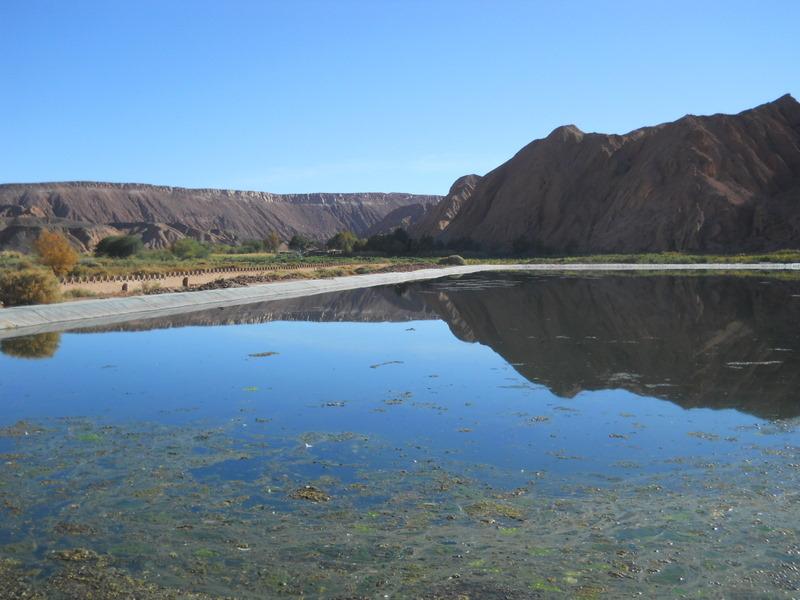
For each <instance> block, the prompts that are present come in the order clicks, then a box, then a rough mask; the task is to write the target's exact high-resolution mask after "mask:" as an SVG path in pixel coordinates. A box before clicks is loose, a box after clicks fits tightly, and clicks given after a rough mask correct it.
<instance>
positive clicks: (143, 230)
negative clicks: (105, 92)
mask: <svg viewBox="0 0 800 600" xmlns="http://www.w3.org/2000/svg"><path fill="white" fill-rule="evenodd" d="M440 199H441V197H440V196H425V195H413V194H386V193H363V194H290V195H279V194H270V193H266V192H246V191H236V190H213V189H186V188H175V187H164V186H152V185H139V184H114V183H92V182H67V183H37V184H6V185H0V229H1V230H3V231H5V230H7V229H8V228H9V227H13V229H12V230H11V231H6V232H5V234H3V233H2V231H0V247H20V248H22V247H24V246H25V245H26V244H27V240H28V239H29V238H31V237H35V235H36V234H37V232H38V231H39V230H40V229H41V228H42V227H54V228H59V229H62V230H64V231H65V233H68V234H70V236H71V237H72V239H73V242H75V243H76V245H78V246H80V247H81V248H82V249H85V248H83V246H84V244H81V243H78V242H79V240H80V239H81V238H85V239H87V240H89V243H92V242H96V240H95V239H94V238H96V237H97V235H99V233H98V232H96V231H95V230H96V229H97V228H98V227H100V228H112V229H113V230H114V231H116V232H133V233H137V234H139V235H142V236H143V238H144V241H145V243H146V244H147V245H148V246H150V247H163V246H166V245H168V244H170V243H172V242H173V241H174V240H175V239H179V238H181V237H183V236H187V235H188V236H192V237H196V238H201V239H209V240H213V241H221V242H229V243H230V242H236V241H241V240H248V239H259V238H263V237H264V236H265V235H266V234H267V233H268V232H270V231H275V232H276V233H277V234H278V235H279V236H281V237H282V238H283V239H289V238H290V237H291V236H292V235H293V234H295V233H300V234H302V235H305V236H307V237H311V238H315V239H327V238H328V237H330V236H332V235H333V234H335V233H336V232H338V231H341V230H345V229H349V230H351V231H353V232H354V233H356V234H358V235H365V234H366V233H367V231H368V230H369V229H370V227H372V226H373V225H375V224H376V223H378V222H379V221H381V220H382V219H383V218H384V217H386V216H387V215H388V214H389V213H391V212H392V211H394V210H396V209H401V208H404V207H408V206H410V205H429V204H434V203H436V202H438V201H439V200H440ZM81 229H82V231H81ZM102 233H107V230H106V229H104V230H103V231H102ZM3 240H5V242H4V241H3Z"/></svg>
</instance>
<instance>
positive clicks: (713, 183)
mask: <svg viewBox="0 0 800 600" xmlns="http://www.w3.org/2000/svg"><path fill="white" fill-rule="evenodd" d="M457 183H458V182H457ZM475 184H476V185H474V188H473V189H472V191H471V193H470V191H469V190H468V189H467V190H465V191H464V192H462V193H461V195H460V197H459V200H458V202H457V203H456V202H451V203H450V204H449V205H448V204H447V203H448V201H447V200H445V202H444V203H443V204H442V205H440V206H439V207H437V209H440V208H442V209H443V208H444V206H445V205H447V206H448V209H449V212H448V214H447V218H442V219H438V220H437V219H434V218H432V219H430V220H429V221H428V220H426V223H425V226H424V227H422V226H420V227H418V228H416V229H415V233H416V234H417V235H422V234H430V235H434V236H438V237H439V239H442V240H445V241H446V240H453V239H458V238H464V237H470V238H472V239H474V240H476V241H478V242H480V243H481V244H482V245H483V246H484V247H485V248H487V249H490V250H491V249H498V250H503V249H509V248H510V247H511V246H512V244H513V242H514V241H515V240H517V243H518V244H520V243H521V242H522V243H523V245H527V246H528V247H530V248H531V250H534V251H539V252H554V253H588V252H642V251H669V250H685V251H720V252H736V251H745V250H768V249H777V248H786V247H800V104H798V102H797V101H796V100H795V99H794V98H792V97H791V96H789V95H786V96H783V97H781V98H779V99H778V100H776V101H774V102H771V103H768V104H764V105H762V106H759V107H757V108H754V109H751V110H747V111H744V112H742V113H739V114H737V115H722V114H718V115H713V116H707V117H696V116H691V115H689V116H686V117H683V118H682V119H679V120H677V121H675V122H672V123H666V124H663V125H658V126H655V127H645V128H642V129H637V130H636V131H632V132H630V133H628V134H625V135H605V134H599V133H584V132H582V131H581V130H580V129H578V128H577V127H575V126H573V125H568V126H565V127H559V128H558V129H556V130H555V131H553V132H552V133H551V134H550V135H549V136H547V137H546V138H545V139H541V140H536V141H534V142H532V143H531V144H529V145H528V146H526V147H525V148H523V149H522V150H520V151H519V152H518V153H517V154H516V155H515V156H514V157H513V158H512V159H511V160H509V161H508V162H506V163H505V164H503V165H501V166H499V167H498V168H496V169H495V170H493V171H491V172H489V173H488V174H487V175H485V176H484V177H481V178H480V179H479V180H477V181H476V182H475ZM451 196H452V190H451ZM449 197H450V196H448V198H449ZM453 213H455V214H453ZM448 221H449V222H448Z"/></svg>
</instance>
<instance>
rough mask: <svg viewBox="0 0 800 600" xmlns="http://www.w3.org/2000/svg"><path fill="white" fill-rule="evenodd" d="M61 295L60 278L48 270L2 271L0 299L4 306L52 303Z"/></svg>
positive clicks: (0, 275) (0, 276)
mask: <svg viewBox="0 0 800 600" xmlns="http://www.w3.org/2000/svg"><path fill="white" fill-rule="evenodd" d="M60 296H61V293H60V291H59V288H58V280H57V279H56V278H55V276H54V275H53V274H52V273H49V272H47V271H42V270H32V269H27V270H21V271H6V272H4V273H0V301H2V303H3V305H4V306H16V305H22V304H50V303H51V302H57V301H58V299H59V298H60Z"/></svg>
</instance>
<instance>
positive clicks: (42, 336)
mask: <svg viewBox="0 0 800 600" xmlns="http://www.w3.org/2000/svg"><path fill="white" fill-rule="evenodd" d="M60 344H61V334H60V333H56V332H50V333H37V334H34V335H26V336H22V337H17V338H7V339H4V340H0V352H2V353H3V354H6V355H8V356H13V357H15V358H51V357H52V356H54V355H55V353H56V351H57V350H58V346H59V345H60Z"/></svg>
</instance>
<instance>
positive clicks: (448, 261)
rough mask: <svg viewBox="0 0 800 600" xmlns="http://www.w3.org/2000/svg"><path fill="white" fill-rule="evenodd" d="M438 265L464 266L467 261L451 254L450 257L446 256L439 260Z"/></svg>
mask: <svg viewBox="0 0 800 600" xmlns="http://www.w3.org/2000/svg"><path fill="white" fill-rule="evenodd" d="M439 264H440V265H459V266H462V265H465V264H467V261H465V260H464V258H463V257H461V256H459V255H458V254H451V255H450V256H446V257H444V258H441V259H439Z"/></svg>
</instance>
